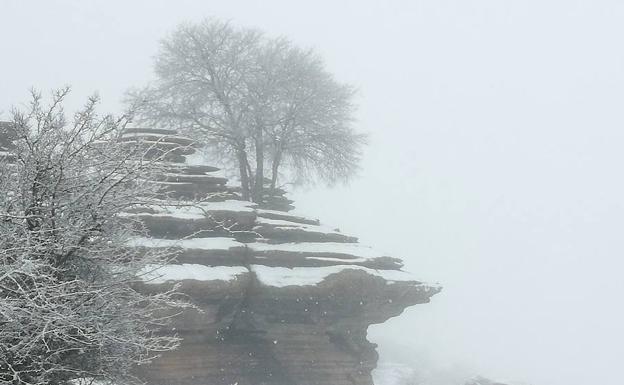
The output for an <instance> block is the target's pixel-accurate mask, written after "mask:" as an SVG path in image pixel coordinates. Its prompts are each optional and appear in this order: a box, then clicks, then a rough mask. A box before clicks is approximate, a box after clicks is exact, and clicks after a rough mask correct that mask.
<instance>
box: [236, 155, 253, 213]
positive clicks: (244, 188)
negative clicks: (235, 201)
mask: <svg viewBox="0 0 624 385" xmlns="http://www.w3.org/2000/svg"><path fill="white" fill-rule="evenodd" d="M236 157H237V158H238V168H239V171H240V179H241V195H242V197H243V200H246V201H248V200H249V198H250V196H249V174H248V173H247V153H246V152H245V148H239V149H238V150H237V154H236Z"/></svg>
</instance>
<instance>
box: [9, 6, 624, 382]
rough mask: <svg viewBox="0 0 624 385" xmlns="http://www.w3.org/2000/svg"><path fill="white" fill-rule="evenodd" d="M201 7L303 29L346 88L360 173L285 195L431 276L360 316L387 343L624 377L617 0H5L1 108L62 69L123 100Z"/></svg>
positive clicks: (621, 65) (278, 30)
mask: <svg viewBox="0 0 624 385" xmlns="http://www.w3.org/2000/svg"><path fill="white" fill-rule="evenodd" d="M208 16H213V17H218V18H222V19H229V20H231V21H232V22H233V23H235V24H237V25H242V26H256V27H258V28H260V29H263V30H265V31H266V32H268V33H269V34H272V35H286V36H288V37H290V38H291V39H292V40H293V41H295V42H296V43H297V44H299V45H302V46H313V47H316V48H317V49H318V50H319V51H320V52H321V54H322V55H323V56H324V57H325V58H326V60H327V65H328V68H329V70H330V71H331V72H333V73H335V75H336V77H337V78H338V79H340V80H342V81H346V82H350V83H353V84H354V85H356V86H358V87H359V90H360V99H359V103H360V106H361V108H360V111H359V113H358V120H359V123H358V126H359V127H360V128H361V129H362V130H364V131H367V132H369V133H370V134H371V142H370V146H369V147H368V149H367V153H366V156H365V159H364V162H363V171H362V173H361V177H360V178H359V179H357V180H355V181H354V182H353V183H352V184H351V185H349V186H339V187H337V188H335V189H331V190H329V189H326V188H316V189H308V190H298V191H296V192H295V194H293V196H294V197H295V198H296V199H297V200H298V208H299V209H300V210H301V211H304V212H308V213H311V214H313V215H316V216H318V217H320V218H321V219H322V220H323V221H324V222H326V223H328V224H332V225H335V226H338V227H340V228H341V229H342V230H343V231H346V232H349V233H353V234H356V235H359V236H360V237H361V240H362V241H363V242H364V243H367V244H371V245H374V246H376V247H378V248H380V249H382V250H386V251H388V252H390V253H392V254H393V255H396V256H400V257H403V258H404V259H405V261H406V268H407V269H408V270H410V271H412V272H414V273H415V274H416V275H417V276H420V277H423V278H425V279H428V280H432V281H439V282H441V283H442V284H443V285H444V286H445V289H444V292H443V293H441V294H440V295H438V296H436V297H434V299H433V301H432V303H431V304H429V305H421V306H416V307H413V308H411V309H410V310H408V311H407V312H406V313H405V314H403V315H402V316H401V317H399V318H396V319H393V320H391V321H390V322H388V323H387V324H385V325H384V326H382V327H374V328H371V338H372V339H373V340H374V341H376V342H378V343H380V345H381V346H380V350H381V354H382V360H384V359H385V358H387V357H389V356H390V355H391V351H392V349H394V348H393V346H400V345H406V346H411V347H413V348H414V349H415V350H418V351H419V352H421V353H422V352H424V353H423V354H425V355H426V357H427V360H432V362H434V363H435V365H440V366H444V365H460V366H465V367H468V368H471V369H470V370H474V372H475V373H481V374H483V375H485V376H490V377H496V378H511V379H519V380H523V381H526V382H527V383H529V384H533V385H587V384H601V385H619V384H622V383H623V382H622V381H624V379H623V377H624V376H622V373H621V371H622V370H621V362H622V359H623V357H624V332H623V331H622V325H624V310H623V309H622V294H623V292H624V280H623V279H622V270H623V268H624V262H622V257H623V251H624V237H623V236H622V229H623V225H624V204H623V202H624V181H623V179H622V178H623V175H622V166H623V164H624V152H623V148H624V130H623V128H624V109H623V107H624V76H623V75H624V49H623V46H622V37H623V36H624V22H623V21H624V3H623V2H621V1H615V0H613V1H608V0H560V1H558V0H517V1H511V0H510V1H504V0H489V1H488V0H412V1H390V0H385V1H372V0H369V1H363V0H358V1H355V0H352V1H338V0H327V1H319V0H315V1H292V0H283V1H267V0H265V1H252V0H249V1H235V0H228V1H209V0H203V1H199V0H198V1H190V0H188V1H185V0H176V1H158V0H150V1H147V0H145V1H129V0H125V1H121V0H102V1H99V0H98V1H95V0H91V1H78V0H76V1H68V0H67V1H61V0H57V1H43V0H42V1H31V0H0V111H4V114H3V115H0V118H2V117H3V118H7V112H8V110H9V109H10V106H11V105H15V104H17V103H19V102H24V101H27V99H28V92H27V89H28V88H29V87H31V86H36V87H38V88H39V89H42V90H49V89H51V88H55V87H60V86H62V85H65V84H72V85H73V88H74V90H75V91H74V95H73V99H72V102H73V103H76V104H78V103H82V101H83V100H84V99H85V98H86V96H87V95H89V94H91V93H92V92H93V91H96V90H97V91H99V93H100V95H101V96H102V98H103V99H104V102H103V108H102V110H106V111H110V112H114V113H119V112H120V111H121V104H120V100H121V98H122V95H123V92H124V91H125V90H126V89H127V88H128V87H130V86H141V85H143V84H144V83H145V82H146V81H148V80H149V79H150V78H151V68H152V67H151V66H152V57H153V55H154V54H155V52H156V50H157V41H158V39H160V38H161V37H162V36H164V34H166V33H167V32H168V31H170V30H171V29H172V28H173V27H174V26H175V25H176V24H178V23H179V22H181V21H184V20H190V21H194V20H200V19H201V18H204V17H208ZM419 354H420V353H419ZM458 385H459V384H458Z"/></svg>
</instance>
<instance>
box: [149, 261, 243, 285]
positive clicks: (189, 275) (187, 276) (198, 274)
mask: <svg viewBox="0 0 624 385" xmlns="http://www.w3.org/2000/svg"><path fill="white" fill-rule="evenodd" d="M248 272H249V270H248V269H247V268H246V267H244V266H214V267H210V266H204V265H198V264H190V263H184V264H182V265H161V266H159V265H147V266H146V267H145V268H143V269H142V270H141V272H139V274H138V276H139V277H140V278H141V279H142V280H143V281H144V282H145V283H147V284H152V285H158V284H162V283H165V282H169V281H183V280H194V281H232V280H234V279H236V277H237V276H239V275H241V274H245V273H248Z"/></svg>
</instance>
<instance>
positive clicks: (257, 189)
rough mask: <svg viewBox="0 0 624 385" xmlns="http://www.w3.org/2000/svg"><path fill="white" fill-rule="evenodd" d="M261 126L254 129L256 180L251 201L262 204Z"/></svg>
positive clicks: (262, 151) (262, 144)
mask: <svg viewBox="0 0 624 385" xmlns="http://www.w3.org/2000/svg"><path fill="white" fill-rule="evenodd" d="M262 136H263V135H262V126H260V125H258V127H257V128H256V135H255V144H256V178H255V179H256V180H255V182H254V188H253V201H254V202H256V203H261V202H262V193H263V191H264V141H263V137H262Z"/></svg>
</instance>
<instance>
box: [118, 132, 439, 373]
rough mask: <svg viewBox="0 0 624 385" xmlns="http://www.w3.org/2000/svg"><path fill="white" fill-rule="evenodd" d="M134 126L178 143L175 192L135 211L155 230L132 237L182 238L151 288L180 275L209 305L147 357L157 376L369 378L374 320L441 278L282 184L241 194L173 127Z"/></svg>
mask: <svg viewBox="0 0 624 385" xmlns="http://www.w3.org/2000/svg"><path fill="white" fill-rule="evenodd" d="M127 137H128V140H143V141H147V142H150V143H152V144H154V143H155V142H157V143H155V144H156V145H157V146H158V147H162V148H163V149H166V150H167V151H169V153H168V157H169V160H170V163H169V166H170V169H169V170H168V172H166V173H165V174H164V175H163V176H162V179H161V180H159V181H157V183H161V184H163V188H164V189H166V190H167V191H169V193H170V195H171V197H172V198H174V199H175V201H174V204H170V205H166V206H158V207H156V206H154V207H147V208H145V210H142V211H141V212H136V213H134V214H133V215H136V216H138V217H140V218H142V219H143V220H144V221H145V223H147V225H148V228H149V229H150V232H151V234H150V235H151V237H152V238H149V239H137V240H136V241H135V242H134V246H136V247H171V246H173V247H175V248H177V249H178V256H177V262H176V263H175V264H172V265H168V266H162V267H159V268H158V269H156V270H154V271H151V272H149V273H148V274H147V275H146V277H145V284H144V287H143V290H163V289H165V288H168V287H170V286H171V285H172V284H174V283H179V284H180V285H181V288H180V290H181V291H183V292H184V293H185V294H187V295H188V296H189V298H190V300H191V301H192V302H193V303H194V304H196V305H197V307H198V309H200V310H201V311H195V310H192V311H187V312H186V313H185V314H183V315H182V316H180V317H179V318H178V319H177V321H176V325H175V330H172V332H175V333H177V334H178V335H180V336H181V337H183V339H184V340H183V343H182V345H181V347H180V349H178V350H176V351H173V352H170V353H167V354H164V355H163V356H162V357H161V358H160V359H158V360H156V361H155V362H154V363H153V364H151V365H149V366H145V367H144V368H141V370H140V375H141V377H142V378H143V379H145V380H146V381H147V382H148V384H154V385H161V384H162V385H165V384H167V385H169V384H175V385H178V384H179V385H186V384H188V385H191V384H193V385H195V384H211V385H212V384H214V385H226V384H238V385H252V384H253V385H261V384H272V385H282V384H283V385H295V384H297V385H312V384H333V385H354V384H357V385H370V384H372V379H371V374H370V373H371V370H372V369H373V368H374V367H375V365H376V362H377V353H376V351H375V345H374V344H372V343H370V342H368V341H367V339H366V330H367V328H368V326H369V325H371V324H374V323H382V322H384V321H386V320H387V319H388V318H390V317H394V316H397V315H399V314H400V313H401V312H402V311H403V310H404V309H405V308H406V307H408V306H411V305H415V304H419V303H426V302H428V301H429V299H430V297H431V296H433V295H434V294H436V293H437V292H438V291H439V290H440V289H439V287H438V286H436V285H429V284H425V283H422V282H419V281H417V280H415V279H414V278H413V277H412V276H411V275H410V274H408V273H405V272H402V271H401V270H400V268H401V267H402V264H401V261H400V260H398V259H395V258H390V257H387V256H385V255H383V254H382V253H378V252H376V251H375V250H373V249H371V248H369V247H366V246H362V245H360V244H359V243H357V239H356V238H355V237H352V236H348V235H345V234H343V233H341V232H339V231H337V230H334V229H331V228H327V227H325V226H322V225H321V224H320V223H319V221H318V220H315V219H309V218H305V217H302V216H299V215H295V214H291V213H289V212H287V211H286V210H290V209H291V208H292V206H291V203H292V202H291V201H288V200H287V199H286V198H284V197H283V191H279V190H278V191H270V192H269V193H270V194H269V195H268V196H267V197H266V198H267V199H266V203H264V204H261V205H255V204H253V203H250V202H245V201H242V200H239V199H238V195H237V194H236V188H235V187H234V188H232V187H228V186H227V184H226V182H227V181H226V179H224V178H222V177H220V176H218V175H216V174H217V171H218V170H217V169H216V168H213V167H211V166H210V165H206V164H203V162H202V161H201V157H198V156H197V154H194V148H193V146H192V145H191V141H190V140H188V139H186V138H183V137H180V136H179V135H177V134H176V133H175V132H167V131H164V130H147V129H134V130H130V131H129V132H128V133H127ZM194 202H195V203H194ZM276 209H277V210H276Z"/></svg>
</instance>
